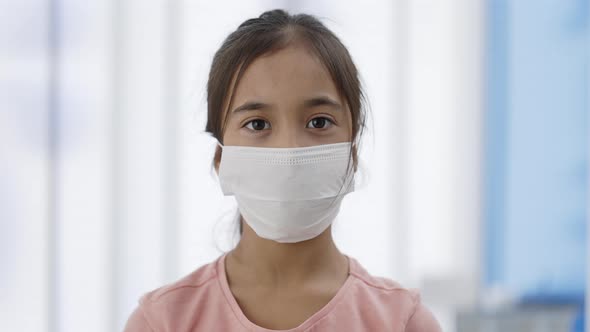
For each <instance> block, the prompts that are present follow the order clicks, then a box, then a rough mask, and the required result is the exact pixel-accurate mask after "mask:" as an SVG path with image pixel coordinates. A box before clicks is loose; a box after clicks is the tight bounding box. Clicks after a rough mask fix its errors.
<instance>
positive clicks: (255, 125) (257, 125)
mask: <svg viewBox="0 0 590 332" xmlns="http://www.w3.org/2000/svg"><path fill="white" fill-rule="evenodd" d="M244 127H246V128H248V129H250V130H254V131H260V130H264V129H270V122H268V121H264V120H262V119H256V120H252V121H249V122H248V123H246V125H245V126H244Z"/></svg>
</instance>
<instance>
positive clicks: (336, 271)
mask: <svg viewBox="0 0 590 332" xmlns="http://www.w3.org/2000/svg"><path fill="white" fill-rule="evenodd" d="M207 102H208V122H207V127H206V130H207V132H209V133H211V134H212V135H213V137H215V138H216V139H217V140H218V142H219V146H218V147H217V150H216V153H215V156H214V160H213V164H214V167H215V170H216V172H217V174H218V175H219V180H220V184H221V188H222V191H223V193H224V194H225V195H233V196H235V199H236V201H237V203H238V207H239V214H238V220H237V222H239V223H240V233H241V237H240V241H239V243H238V245H237V246H236V248H234V249H233V250H231V251H230V252H228V253H225V254H223V255H221V256H220V257H219V258H217V259H216V260H215V261H214V262H211V263H209V264H207V265H204V266H202V267H200V268H198V269H197V270H195V271H194V272H192V273H191V274H189V275H188V276H185V277H184V278H182V279H180V280H178V281H176V282H174V283H172V284H169V285H165V286H163V287H160V288H158V289H155V290H153V291H151V292H148V293H146V294H145V295H143V296H142V297H141V299H140V300H139V306H138V307H137V308H136V309H135V311H134V312H133V313H132V315H131V316H130V317H129V320H128V322H127V326H126V328H125V331H128V332H135V331H158V332H163V331H176V332H180V331H260V332H262V331H267V332H268V331H292V332H295V331H396V332H402V331H406V332H418V331H419V332H435V331H440V327H439V325H438V323H437V322H436V320H435V319H434V317H433V316H432V314H431V313H430V311H428V309H426V308H425V307H424V306H423V305H422V304H421V303H420V297H419V295H418V294H417V293H416V292H414V291H410V290H407V289H404V288H402V287H401V286H400V285H399V284H397V283H395V282H393V281H391V280H389V279H385V278H380V277H374V276H371V275H370V274H369V273H367V271H366V270H365V269H364V268H363V267H362V266H361V265H360V264H359V262H357V261H356V260H355V259H354V258H352V257H349V256H347V255H345V254H343V253H341V252H340V251H339V250H338V248H337V247H336V245H335V244H334V241H333V239H332V235H331V227H330V226H331V223H332V221H333V220H334V218H335V217H336V215H337V213H338V210H339V208H340V203H341V200H342V198H343V197H344V195H346V194H347V193H349V192H351V191H352V190H354V174H355V172H356V168H357V147H358V143H359V140H360V136H361V134H362V129H363V127H364V124H365V113H364V109H363V107H362V106H363V92H362V89H361V86H360V82H359V78H358V73H357V69H356V67H355V65H354V63H353V61H352V59H351V57H350V55H349V53H348V51H347V50H346V48H345V47H344V46H343V44H342V43H341V42H340V40H339V39H338V38H337V37H336V36H335V35H334V34H333V33H332V32H331V31H330V30H328V29H327V28H326V27H325V26H324V25H323V24H322V23H321V22H319V21H318V20H317V19H316V18H314V17H313V16H310V15H305V14H300V15H293V16H292V15H289V14H288V13H286V12H285V11H283V10H273V11H269V12H265V13H263V14H262V15H260V17H258V18H253V19H249V20H247V21H245V22H244V23H242V24H241V25H240V26H239V27H238V29H237V30H236V31H235V32H233V33H232V34H230V35H229V37H228V38H227V39H226V40H225V41H224V43H223V45H222V46H221V48H220V49H219V50H218V51H217V53H216V54H215V57H214V59H213V64H212V66H211V71H210V74H209V81H208V85H207Z"/></svg>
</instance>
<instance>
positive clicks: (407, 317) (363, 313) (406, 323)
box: [125, 254, 441, 332]
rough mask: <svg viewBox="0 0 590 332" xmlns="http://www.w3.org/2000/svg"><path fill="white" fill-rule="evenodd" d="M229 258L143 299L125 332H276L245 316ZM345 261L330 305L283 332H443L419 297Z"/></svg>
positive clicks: (157, 290)
mask: <svg viewBox="0 0 590 332" xmlns="http://www.w3.org/2000/svg"><path fill="white" fill-rule="evenodd" d="M226 255H227V254H224V255H221V256H220V257H219V258H217V259H216V260H215V261H213V262H211V263H209V264H206V265H203V266H201V267H200V268H198V269H197V270H195V271H194V272H192V273H190V274H189V275H187V276H185V277H184V278H182V279H180V280H178V281H176V282H174V283H171V284H168V285H165V286H163V287H160V288H157V289H155V290H153V291H151V292H148V293H146V294H144V295H143V296H142V297H141V298H140V299H139V306H138V307H137V308H136V309H135V311H134V312H133V313H132V314H131V316H130V317H129V319H128V321H127V325H126V327H125V332H139V331H141V332H149V331H153V332H164V331H166V332H172V331H174V332H184V331H258V332H269V331H277V330H270V329H266V328H263V327H260V326H257V325H256V324H254V323H252V322H251V321H249V320H248V318H247V317H246V316H245V315H244V313H243V312H242V310H241V309H240V307H239V305H238V303H237V302H236V300H235V298H234V297H233V295H232V293H231V291H230V288H229V285H228V283H227V278H226V274H225V263H224V262H225V256H226ZM347 257H348V259H349V270H350V271H349V276H348V278H347V279H346V281H345V282H344V284H343V285H342V287H341V288H340V289H339V290H338V292H337V293H336V295H335V296H334V297H333V298H332V299H331V300H330V302H328V303H327V304H326V305H325V306H324V307H323V308H322V309H320V310H319V311H318V312H316V313H315V314H313V315H312V316H311V317H309V318H308V319H307V320H306V321H305V322H303V323H302V324H301V325H299V326H298V327H295V328H293V329H290V330H281V331H289V332H303V331H392V332H402V331H405V332H439V331H441V328H440V326H439V325H438V323H437V321H436V319H435V318H434V317H433V315H432V314H431V312H430V311H429V310H428V309H427V308H426V307H425V306H424V305H422V304H421V302H420V296H419V294H418V293H417V292H416V291H413V290H408V289H405V288H402V287H400V285H399V284H397V283H396V282H393V281H391V280H389V279H386V278H381V277H373V276H371V275H369V273H367V271H366V270H365V269H364V268H363V267H362V266H361V265H360V264H359V263H358V262H357V261H356V260H355V259H354V258H352V257H349V256H347Z"/></svg>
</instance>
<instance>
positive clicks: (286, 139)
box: [275, 115, 305, 148]
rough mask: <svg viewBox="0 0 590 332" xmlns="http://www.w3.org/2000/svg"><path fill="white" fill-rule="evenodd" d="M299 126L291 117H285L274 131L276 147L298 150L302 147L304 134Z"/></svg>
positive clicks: (294, 118)
mask: <svg viewBox="0 0 590 332" xmlns="http://www.w3.org/2000/svg"><path fill="white" fill-rule="evenodd" d="M300 127H301V124H300V123H299V122H298V121H297V119H296V117H295V116H293V115H285V116H284V118H283V119H282V121H281V125H280V126H278V128H277V130H276V131H275V138H276V142H275V144H276V146H277V147H281V148H298V147H303V146H305V145H304V141H305V137H304V135H305V132H304V129H303V128H300Z"/></svg>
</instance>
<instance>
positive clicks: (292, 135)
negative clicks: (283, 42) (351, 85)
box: [223, 44, 352, 148]
mask: <svg viewBox="0 0 590 332" xmlns="http://www.w3.org/2000/svg"><path fill="white" fill-rule="evenodd" d="M225 109H228V108H227V107H226V108H225ZM229 112H230V114H229V115H228V116H227V123H226V126H225V131H224V134H223V144H224V145H239V146H256V147H281V148H287V147H289V148H291V147H305V146H312V145H320V144H330V143H340V142H349V141H351V133H352V120H351V116H350V111H349V110H348V107H347V105H346V103H345V101H344V100H343V98H341V96H340V94H339V93H338V90H337V89H336V86H335V85H334V82H333V81H332V78H331V77H330V74H329V73H328V71H327V70H326V69H325V68H324V66H323V65H322V63H321V62H320V60H319V59H318V58H316V57H315V56H314V55H313V54H312V53H311V52H310V51H308V50H307V49H306V48H305V47H304V46H301V45H299V44H292V45H289V46H287V47H286V48H284V49H282V50H279V51H277V52H274V53H271V54H269V55H265V56H262V57H259V58H258V59H256V60H254V61H253V62H252V63H251V64H250V66H249V67H248V68H247V69H246V70H245V71H244V74H243V76H242V78H241V80H240V82H239V84H238V86H237V87H236V89H235V95H234V98H233V101H232V104H231V105H230V107H229Z"/></svg>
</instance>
